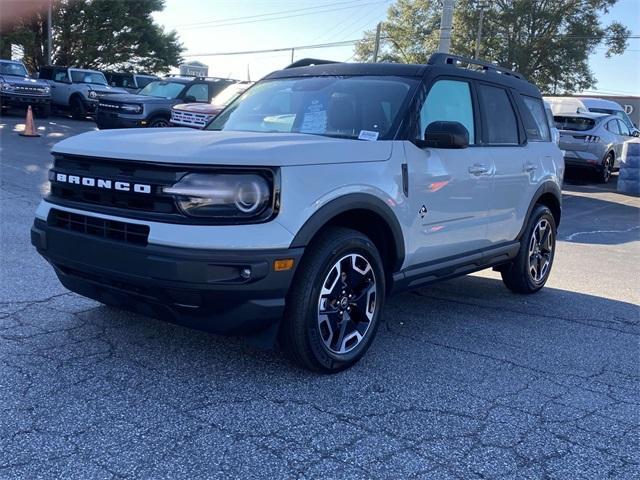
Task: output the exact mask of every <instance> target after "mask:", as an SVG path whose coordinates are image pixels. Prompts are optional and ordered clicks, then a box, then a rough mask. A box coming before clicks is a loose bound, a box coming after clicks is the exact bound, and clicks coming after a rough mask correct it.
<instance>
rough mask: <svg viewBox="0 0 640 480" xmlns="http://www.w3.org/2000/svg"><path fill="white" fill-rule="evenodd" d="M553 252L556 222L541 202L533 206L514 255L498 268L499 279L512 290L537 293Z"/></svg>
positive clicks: (551, 261)
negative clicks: (504, 266)
mask: <svg viewBox="0 0 640 480" xmlns="http://www.w3.org/2000/svg"><path fill="white" fill-rule="evenodd" d="M534 235H535V238H534ZM545 235H548V236H545ZM538 240H540V241H538ZM555 251H556V222H555V220H554V218H553V214H552V213H551V210H549V209H548V208H547V207H545V206H544V205H536V206H535V208H534V209H533V212H531V216H530V217H529V220H528V222H527V228H526V229H525V231H524V234H523V235H522V239H521V240H520V251H519V252H518V256H517V257H516V259H515V260H513V261H512V262H511V264H509V265H508V266H507V268H503V269H502V270H501V273H502V281H503V282H504V284H505V285H506V286H507V288H508V289H509V290H511V291H513V292H515V293H535V292H537V291H538V290H540V289H541V288H542V287H544V284H545V283H547V280H548V278H549V275H550V273H551V267H552V266H553V259H554V257H555ZM531 260H533V263H531Z"/></svg>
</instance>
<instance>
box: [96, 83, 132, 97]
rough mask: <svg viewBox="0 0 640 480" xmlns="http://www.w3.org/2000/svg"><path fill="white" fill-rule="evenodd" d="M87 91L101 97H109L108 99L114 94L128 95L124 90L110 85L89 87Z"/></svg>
mask: <svg viewBox="0 0 640 480" xmlns="http://www.w3.org/2000/svg"><path fill="white" fill-rule="evenodd" d="M89 90H93V91H95V92H97V93H101V94H103V95H109V98H112V96H113V95H116V94H123V93H125V94H128V93H129V92H127V91H126V90H125V89H124V88H118V87H112V86H110V85H89Z"/></svg>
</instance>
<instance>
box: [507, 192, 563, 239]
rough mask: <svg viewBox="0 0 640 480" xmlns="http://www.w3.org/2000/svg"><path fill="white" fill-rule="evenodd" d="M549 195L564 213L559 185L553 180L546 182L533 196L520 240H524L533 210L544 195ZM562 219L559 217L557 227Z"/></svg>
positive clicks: (519, 236)
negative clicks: (525, 230)
mask: <svg viewBox="0 0 640 480" xmlns="http://www.w3.org/2000/svg"><path fill="white" fill-rule="evenodd" d="M548 193H550V194H551V195H553V196H554V197H555V199H556V200H557V201H558V205H560V211H562V190H561V189H560V187H559V186H558V184H557V183H556V182H554V181H553V180H547V181H545V182H544V183H543V184H542V185H540V186H539V187H538V189H537V190H536V193H535V194H534V195H533V198H532V199H531V203H529V208H528V209H527V216H526V217H525V219H524V222H523V223H522V228H521V229H520V232H519V233H518V240H520V239H521V238H522V235H523V234H524V229H525V228H527V222H528V220H529V217H530V216H531V212H532V211H533V208H534V207H535V206H536V204H537V203H538V201H539V200H540V198H541V197H542V196H543V195H545V194H548ZM560 217H561V216H560V215H559V216H558V220H557V225H556V227H558V226H559V225H560Z"/></svg>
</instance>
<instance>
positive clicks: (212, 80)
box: [164, 73, 238, 82]
mask: <svg viewBox="0 0 640 480" xmlns="http://www.w3.org/2000/svg"><path fill="white" fill-rule="evenodd" d="M164 78H193V79H194V80H208V81H210V82H214V81H218V80H233V81H235V82H237V81H238V80H235V79H234V78H222V77H202V76H200V75H181V74H179V73H167V74H166V75H165V76H164Z"/></svg>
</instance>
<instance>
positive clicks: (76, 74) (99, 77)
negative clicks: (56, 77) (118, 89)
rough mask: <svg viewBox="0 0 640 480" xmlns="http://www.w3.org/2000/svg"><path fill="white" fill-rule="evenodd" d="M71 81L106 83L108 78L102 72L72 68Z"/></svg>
mask: <svg viewBox="0 0 640 480" xmlns="http://www.w3.org/2000/svg"><path fill="white" fill-rule="evenodd" d="M71 81H72V82H73V83H93V84H95V85H106V84H107V79H106V78H105V77H104V75H103V74H102V73H100V72H92V71H91V70H71Z"/></svg>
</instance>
